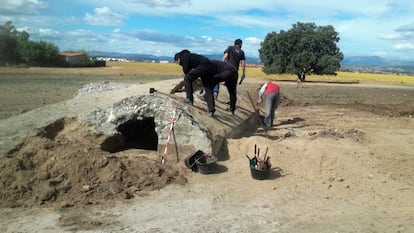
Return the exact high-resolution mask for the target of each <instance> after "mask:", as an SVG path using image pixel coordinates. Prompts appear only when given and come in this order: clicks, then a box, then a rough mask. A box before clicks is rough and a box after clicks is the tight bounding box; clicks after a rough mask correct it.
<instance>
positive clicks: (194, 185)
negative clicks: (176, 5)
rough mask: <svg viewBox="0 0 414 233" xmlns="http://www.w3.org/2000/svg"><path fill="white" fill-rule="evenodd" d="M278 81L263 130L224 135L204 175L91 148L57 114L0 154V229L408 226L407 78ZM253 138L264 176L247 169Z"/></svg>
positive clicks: (411, 212)
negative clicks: (270, 120)
mask: <svg viewBox="0 0 414 233" xmlns="http://www.w3.org/2000/svg"><path fill="white" fill-rule="evenodd" d="M281 85H282V91H283V94H284V100H283V102H282V105H281V106H280V107H279V108H278V110H277V119H276V120H275V122H274V123H275V126H273V127H272V128H271V129H270V130H268V131H267V137H266V136H265V134H264V131H263V129H261V128H259V129H257V130H255V131H246V133H245V134H243V135H240V137H237V138H228V139H227V140H226V141H225V145H224V146H223V149H222V151H221V152H220V153H219V154H218V155H217V157H218V160H219V161H218V162H217V165H216V167H215V172H214V173H213V174H208V175H204V174H200V173H196V172H191V170H189V169H187V168H186V167H185V165H184V163H182V162H179V163H171V162H170V163H167V164H164V165H161V164H160V162H159V160H158V158H159V157H158V154H157V153H156V152H152V151H143V150H128V151H123V152H119V153H112V154H110V153H106V152H103V151H102V150H100V149H99V148H97V146H96V142H97V141H99V140H100V138H99V135H93V134H92V133H91V130H90V129H89V128H88V126H87V125H83V124H82V123H80V122H78V121H76V119H62V120H61V121H59V122H57V123H56V124H55V125H51V126H49V127H47V128H45V129H44V130H43V132H42V133H41V134H39V135H38V136H36V137H32V138H28V139H27V140H26V141H25V142H24V143H23V144H22V145H21V147H20V148H18V149H16V150H15V151H13V153H11V154H9V155H7V157H4V158H0V187H1V191H0V200H1V202H0V207H1V209H0V231H1V232H414V118H413V115H414V105H413V103H414V87H395V86H372V85H371V86H364V85H350V86H341V85H335V84H313V83H306V86H305V87H304V88H296V87H295V84H291V83H286V84H285V83H283V84H281ZM242 86H243V85H242ZM246 86H249V85H246ZM254 86H257V84H254V83H253V84H251V86H250V88H251V87H254ZM243 88H244V87H243ZM240 93H243V91H240ZM345 97H346V98H345ZM242 99H243V98H239V100H242ZM211 120H213V121H214V119H211ZM62 125H64V127H62ZM218 127H219V125H218ZM255 145H256V147H257V148H260V151H261V156H263V155H264V153H265V151H267V156H269V157H270V162H271V164H272V171H271V173H270V175H269V177H268V178H267V179H265V180H255V179H253V178H252V176H251V173H250V169H249V161H248V159H247V158H246V155H248V156H250V157H252V156H253V155H254V147H255ZM179 149H180V148H179Z"/></svg>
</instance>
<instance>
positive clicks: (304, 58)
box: [259, 22, 343, 79]
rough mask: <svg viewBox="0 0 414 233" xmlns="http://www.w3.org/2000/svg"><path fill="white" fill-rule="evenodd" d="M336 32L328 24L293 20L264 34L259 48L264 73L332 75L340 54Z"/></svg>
mask: <svg viewBox="0 0 414 233" xmlns="http://www.w3.org/2000/svg"><path fill="white" fill-rule="evenodd" d="M338 42H339V37H338V33H337V32H336V31H335V29H334V28H333V27H332V26H330V25H328V26H316V25H315V24H314V23H300V22H298V23H296V24H294V25H293V26H292V28H291V29H290V30H288V31H283V30H281V31H280V32H279V33H276V32H271V33H269V34H267V35H266V38H265V40H264V41H263V42H262V43H261V48H260V49H259V54H260V59H261V60H262V61H263V63H264V68H263V71H264V72H265V73H266V74H282V73H289V74H296V75H297V76H298V78H301V79H305V76H306V75H307V74H319V75H320V74H335V71H337V70H339V68H340V61H341V60H342V59H343V54H342V53H341V52H340V50H339V48H338V47H337V43H338Z"/></svg>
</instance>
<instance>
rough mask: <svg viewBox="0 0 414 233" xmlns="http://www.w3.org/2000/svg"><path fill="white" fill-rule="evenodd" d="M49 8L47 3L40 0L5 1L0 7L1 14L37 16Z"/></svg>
mask: <svg viewBox="0 0 414 233" xmlns="http://www.w3.org/2000/svg"><path fill="white" fill-rule="evenodd" d="M47 7H48V4H47V3H45V2H43V1H38V0H17V1H16V0H3V1H2V3H1V6H0V14H10V15H18V14H35V13H37V12H39V10H42V9H46V8H47Z"/></svg>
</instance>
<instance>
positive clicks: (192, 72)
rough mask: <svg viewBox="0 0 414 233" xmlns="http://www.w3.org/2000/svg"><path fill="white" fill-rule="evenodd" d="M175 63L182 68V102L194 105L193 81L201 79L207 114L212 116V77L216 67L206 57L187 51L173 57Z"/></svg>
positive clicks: (213, 107)
mask: <svg viewBox="0 0 414 233" xmlns="http://www.w3.org/2000/svg"><path fill="white" fill-rule="evenodd" d="M174 61H175V63H177V64H179V65H180V66H182V67H183V72H184V74H185V76H184V87H185V93H186V98H185V99H184V101H185V102H186V103H189V104H191V105H193V104H194V96H193V92H194V90H193V81H194V80H196V79H197V78H201V82H202V83H203V88H204V90H205V91H206V94H205V100H206V102H207V107H208V114H209V116H213V115H214V112H215V111H216V109H215V103H214V97H213V88H214V85H215V80H214V78H213V77H214V75H215V74H216V66H215V65H213V63H212V62H211V61H210V60H209V59H208V58H206V57H204V56H201V55H199V54H196V53H191V52H190V51H189V50H187V49H184V50H182V51H181V52H179V53H176V54H175V55H174Z"/></svg>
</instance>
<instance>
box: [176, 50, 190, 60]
mask: <svg viewBox="0 0 414 233" xmlns="http://www.w3.org/2000/svg"><path fill="white" fill-rule="evenodd" d="M185 53H191V52H190V50H188V49H184V50H181V51H180V52H178V53H176V54H175V55H174V61H177V60H178V59H181V56H182V55H183V54H185Z"/></svg>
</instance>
